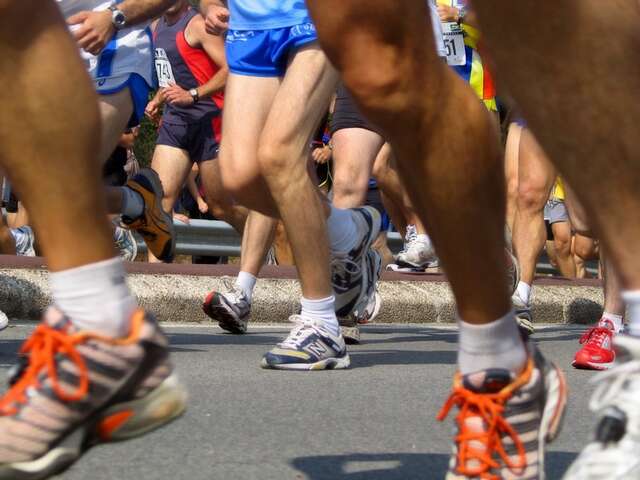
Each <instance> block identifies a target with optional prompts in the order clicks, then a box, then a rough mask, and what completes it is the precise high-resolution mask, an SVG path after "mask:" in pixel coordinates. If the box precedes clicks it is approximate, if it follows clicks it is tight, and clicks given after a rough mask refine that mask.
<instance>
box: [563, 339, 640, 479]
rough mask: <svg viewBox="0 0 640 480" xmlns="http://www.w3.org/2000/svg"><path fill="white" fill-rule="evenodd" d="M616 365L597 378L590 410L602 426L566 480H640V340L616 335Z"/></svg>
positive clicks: (594, 382)
mask: <svg viewBox="0 0 640 480" xmlns="http://www.w3.org/2000/svg"><path fill="white" fill-rule="evenodd" d="M613 343H614V347H615V350H616V354H617V355H616V365H615V366H614V367H613V368H611V370H607V371H605V372H600V373H598V374H597V375H595V376H594V377H593V378H592V379H591V382H592V383H593V384H595V385H596V390H595V392H594V393H593V396H592V397H591V402H590V405H589V407H590V409H591V410H592V411H593V412H594V413H595V414H596V415H597V417H598V423H597V426H596V428H595V435H594V437H593V440H592V441H591V442H590V443H589V444H588V445H587V446H586V447H585V448H584V450H582V452H581V453H580V455H579V456H578V458H577V459H576V460H575V461H574V462H573V464H572V465H571V467H569V470H568V471H567V473H566V474H565V476H564V477H563V478H564V480H637V479H638V478H640V456H639V455H638V452H639V451H640V436H639V435H638V432H640V339H638V338H634V337H630V336H626V335H616V336H615V338H614V340H613Z"/></svg>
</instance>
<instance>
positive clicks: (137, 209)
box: [120, 187, 144, 220]
mask: <svg viewBox="0 0 640 480" xmlns="http://www.w3.org/2000/svg"><path fill="white" fill-rule="evenodd" d="M120 191H121V192H122V216H123V217H124V218H126V219H127V220H135V219H136V218H138V217H141V216H142V214H143V213H144V199H143V198H142V195H140V194H139V193H138V192H136V191H134V190H132V189H131V188H129V187H121V188H120Z"/></svg>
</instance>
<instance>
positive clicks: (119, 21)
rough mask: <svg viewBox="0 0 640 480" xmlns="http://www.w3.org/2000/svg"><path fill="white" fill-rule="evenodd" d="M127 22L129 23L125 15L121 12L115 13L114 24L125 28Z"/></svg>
mask: <svg viewBox="0 0 640 480" xmlns="http://www.w3.org/2000/svg"><path fill="white" fill-rule="evenodd" d="M126 21H127V18H126V17H125V16H124V13H122V12H120V11H115V12H113V23H115V24H116V26H118V27H124V24H125V22H126Z"/></svg>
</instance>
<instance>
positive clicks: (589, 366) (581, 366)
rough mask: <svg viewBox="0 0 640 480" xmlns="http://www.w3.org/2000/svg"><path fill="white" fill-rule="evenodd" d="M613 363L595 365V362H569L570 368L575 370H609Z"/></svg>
mask: <svg viewBox="0 0 640 480" xmlns="http://www.w3.org/2000/svg"><path fill="white" fill-rule="evenodd" d="M613 365H614V362H610V363H595V362H584V363H582V362H576V361H575V360H574V361H573V362H571V366H572V367H573V368H575V369H577V370H598V371H603V370H609V369H610V368H611V367H613Z"/></svg>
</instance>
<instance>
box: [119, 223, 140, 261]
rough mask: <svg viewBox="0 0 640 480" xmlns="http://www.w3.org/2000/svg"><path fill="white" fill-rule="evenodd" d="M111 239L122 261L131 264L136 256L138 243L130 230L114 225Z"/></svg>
mask: <svg viewBox="0 0 640 480" xmlns="http://www.w3.org/2000/svg"><path fill="white" fill-rule="evenodd" d="M113 239H114V241H115V243H116V247H117V248H118V251H119V252H120V256H121V257H122V259H123V260H125V261H128V262H133V261H134V260H135V259H136V257H137V256H138V242H136V237H135V235H134V234H133V232H132V231H131V230H129V229H128V228H123V227H121V226H120V225H117V224H116V225H115V228H114V231H113Z"/></svg>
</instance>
